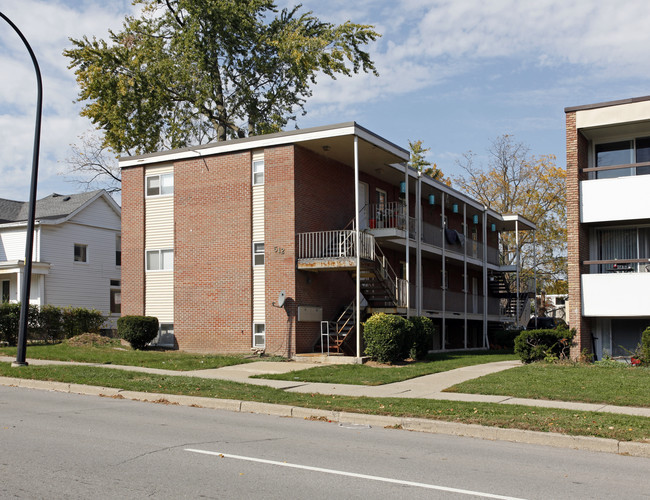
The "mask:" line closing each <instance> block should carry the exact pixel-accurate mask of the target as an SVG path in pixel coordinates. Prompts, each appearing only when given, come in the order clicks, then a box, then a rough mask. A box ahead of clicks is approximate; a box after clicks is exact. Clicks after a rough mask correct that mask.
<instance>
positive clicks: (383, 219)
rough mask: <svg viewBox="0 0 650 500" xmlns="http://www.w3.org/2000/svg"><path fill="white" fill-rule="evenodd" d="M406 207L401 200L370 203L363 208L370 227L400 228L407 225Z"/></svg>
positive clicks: (402, 228)
mask: <svg viewBox="0 0 650 500" xmlns="http://www.w3.org/2000/svg"><path fill="white" fill-rule="evenodd" d="M404 209H405V207H404V204H403V203H402V202H401V201H390V202H386V203H369V204H367V205H366V206H365V207H363V209H362V210H364V211H365V214H364V216H365V218H367V220H368V226H369V227H370V229H391V228H393V229H400V230H402V231H403V230H404V229H405V227H406V217H405V210H404Z"/></svg>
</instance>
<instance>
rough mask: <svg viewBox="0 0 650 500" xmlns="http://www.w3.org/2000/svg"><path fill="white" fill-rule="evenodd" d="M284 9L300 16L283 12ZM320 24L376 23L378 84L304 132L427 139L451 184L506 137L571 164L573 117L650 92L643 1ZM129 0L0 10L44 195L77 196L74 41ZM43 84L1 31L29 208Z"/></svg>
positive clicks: (358, 9) (2, 5) (2, 75)
mask: <svg viewBox="0 0 650 500" xmlns="http://www.w3.org/2000/svg"><path fill="white" fill-rule="evenodd" d="M278 4H279V5H280V6H286V5H292V4H293V2H288V1H286V0H280V1H278ZM302 4H303V10H312V11H313V12H314V14H316V15H317V16H318V17H320V18H321V20H324V21H329V22H333V23H342V22H344V21H346V20H348V19H349V20H352V21H353V22H357V23H364V24H372V25H375V27H376V30H377V31H379V32H380V33H382V35H383V36H382V38H381V39H380V40H379V41H377V42H376V43H374V44H373V45H372V46H371V47H370V49H369V50H370V52H371V54H372V57H373V59H374V60H375V62H376V63H377V67H378V70H379V73H380V76H379V78H375V77H373V76H370V75H360V76H355V77H353V78H344V77H340V78H339V79H337V80H335V81H333V80H330V79H327V78H322V79H320V80H319V83H318V85H317V86H315V87H314V89H313V97H312V98H311V99H310V100H309V101H308V102H307V105H306V109H307V112H308V113H307V115H306V116H304V117H299V119H298V126H299V127H301V128H306V127H311V126H319V125H326V124H332V123H339V122H345V121H356V122H358V123H359V124H361V125H363V126H365V127H367V128H369V129H371V130H372V131H374V132H376V133H378V134H379V135H381V136H383V137H384V138H386V139H388V140H391V141H393V142H395V143H397V144H399V145H401V146H404V147H407V145H408V140H409V139H410V140H417V139H421V140H422V141H423V142H424V145H425V146H426V147H430V148H431V152H430V154H429V160H430V161H432V162H435V163H437V165H438V167H439V168H440V169H441V170H442V171H443V172H445V174H447V175H452V176H453V175H456V174H458V173H460V171H459V169H458V167H457V166H456V160H457V159H458V158H460V157H461V155H462V154H463V153H465V152H467V151H470V150H471V151H473V152H474V153H477V154H478V155H479V161H480V159H481V156H483V157H484V156H485V153H486V149H487V148H488V147H489V144H490V141H491V140H492V139H494V138H495V137H497V136H499V135H502V134H506V133H507V134H512V135H514V137H515V138H516V139H517V140H519V141H522V142H525V143H526V144H528V145H529V146H530V149H531V153H532V154H535V155H543V154H553V155H556V156H557V163H558V165H560V166H564V165H565V135H564V108H565V107H566V106H574V105H580V104H588V103H593V102H601V101H608V100H614V99H623V98H627V97H637V96H643V95H648V94H650V84H649V79H648V77H649V76H650V75H649V73H650V67H649V66H648V65H647V64H645V61H646V60H647V55H646V51H647V47H650V30H648V29H647V21H648V19H650V3H648V2H647V0H616V1H614V0H598V1H596V0H574V1H572V2H567V1H566V0H535V1H532V0H404V1H384V0H381V1H370V0H355V1H353V2H350V1H349V0H328V1H326V2H324V1H322V0H303V2H302ZM134 9H135V8H134V7H133V6H131V3H130V1H128V0H111V1H109V2H105V1H104V0H86V1H83V0H46V1H45V0H21V1H20V2H16V1H10V0H0V11H2V12H3V13H4V14H5V15H7V16H8V17H9V18H10V19H12V21H13V22H14V23H15V24H16V25H17V26H18V27H19V28H20V29H21V31H22V32H23V33H24V35H25V36H26V37H27V39H28V40H29V42H30V44H31V45H32V48H33V49H34V52H35V53H36V57H37V58H38V60H39V64H40V67H41V71H42V73H43V84H44V93H45V95H44V116H43V131H42V141H41V160H40V170H39V196H46V195H48V194H50V193H52V192H59V193H71V192H75V191H77V190H78V189H79V188H78V186H77V185H75V184H74V183H71V182H69V178H68V177H66V176H65V175H63V174H64V172H65V170H66V168H67V164H66V158H68V157H70V155H71V150H70V144H72V143H77V142H79V140H78V136H79V135H81V134H83V133H84V132H86V131H88V130H90V129H92V124H91V123H90V122H89V121H88V120H87V119H85V118H81V117H79V111H80V109H81V106H80V104H78V103H75V98H76V95H77V90H78V89H77V87H76V82H75V79H74V74H73V73H72V71H71V70H69V69H67V60H66V59H65V58H64V57H63V56H62V55H61V52H62V51H63V50H64V49H65V48H66V47H69V45H70V44H69V42H68V37H76V38H79V37H81V36H82V35H84V34H86V35H89V36H92V35H96V36H98V37H100V38H105V37H106V34H107V29H109V28H112V29H119V27H120V25H121V22H122V19H123V18H124V15H125V14H127V13H130V12H133V11H134ZM35 100H36V84H35V77H34V70H33V67H32V66H31V61H30V60H29V57H28V55H27V53H26V51H25V49H24V47H23V46H22V44H21V42H20V40H19V39H18V37H17V35H15V33H14V32H13V30H11V28H10V27H9V26H8V25H6V23H4V21H2V20H0V144H1V145H2V154H1V155H0V179H2V180H1V181H0V197H2V198H10V199H16V200H26V199H28V193H29V176H30V173H29V172H30V169H31V154H32V144H33V131H34V113H35V111H34V110H35Z"/></svg>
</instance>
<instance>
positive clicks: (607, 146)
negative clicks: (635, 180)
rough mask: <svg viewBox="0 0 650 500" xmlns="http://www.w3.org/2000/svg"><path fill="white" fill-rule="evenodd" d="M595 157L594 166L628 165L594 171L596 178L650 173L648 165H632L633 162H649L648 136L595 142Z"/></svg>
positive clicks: (649, 147) (649, 145) (649, 138)
mask: <svg viewBox="0 0 650 500" xmlns="http://www.w3.org/2000/svg"><path fill="white" fill-rule="evenodd" d="M595 159H596V161H595V163H596V168H598V167H615V166H618V165H621V166H625V165H629V168H616V169H613V170H602V171H600V172H596V178H597V179H611V178H614V177H625V176H628V175H647V174H650V166H649V165H644V166H639V167H634V164H635V163H647V162H650V137H640V138H637V139H633V140H629V141H617V142H608V143H604V144H596V147H595Z"/></svg>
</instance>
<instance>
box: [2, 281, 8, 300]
mask: <svg viewBox="0 0 650 500" xmlns="http://www.w3.org/2000/svg"><path fill="white" fill-rule="evenodd" d="M9 287H10V281H9V280H3V281H2V302H3V303H6V302H9V291H10V288H9Z"/></svg>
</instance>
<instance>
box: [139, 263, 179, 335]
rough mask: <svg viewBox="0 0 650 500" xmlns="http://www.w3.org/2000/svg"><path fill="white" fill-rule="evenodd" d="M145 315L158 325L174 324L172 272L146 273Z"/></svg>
mask: <svg viewBox="0 0 650 500" xmlns="http://www.w3.org/2000/svg"><path fill="white" fill-rule="evenodd" d="M145 314H146V315H147V316H155V317H156V318H158V321H159V322H160V323H173V322H174V271H155V272H148V273H147V276H146V292H145Z"/></svg>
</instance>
